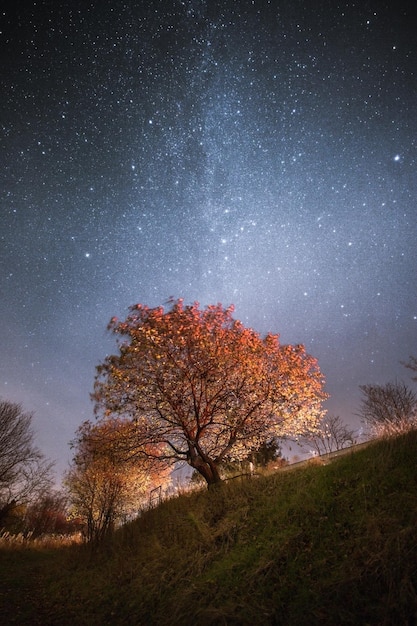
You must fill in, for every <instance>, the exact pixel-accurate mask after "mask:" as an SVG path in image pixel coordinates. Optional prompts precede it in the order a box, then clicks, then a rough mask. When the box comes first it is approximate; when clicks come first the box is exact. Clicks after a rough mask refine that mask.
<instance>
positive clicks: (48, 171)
mask: <svg viewBox="0 0 417 626" xmlns="http://www.w3.org/2000/svg"><path fill="white" fill-rule="evenodd" d="M408 6H409V3H404V2H396V3H391V2H380V1H378V2H376V1H375V2H337V1H335V2H333V1H332V2H330V1H324V0H317V1H314V2H313V1H311V2H305V1H303V2H301V1H298V0H292V1H289V0H288V1H287V2H267V1H262V2H261V1H257V0H254V1H246V2H245V1H239V0H238V1H234V2H232V1H216V0H213V1H210V2H209V1H208V0H207V1H204V0H192V1H186V0H184V1H172V2H165V1H161V2H133V1H132V2H127V1H126V2H123V1H122V2H117V1H116V2H110V1H108V0H101V1H100V2H98V1H97V2H94V1H91V2H77V1H76V0H75V1H71V2H70V1H67V2H60V1H53V2H52V1H49V2H47V1H42V0H40V1H38V2H30V1H23V2H19V1H17V2H14V3H6V6H5V8H4V10H3V13H2V15H1V55H2V56H1V61H2V64H1V67H2V69H1V93H2V98H1V100H0V115H1V162H2V166H1V169H0V180H1V186H0V191H1V195H0V202H1V204H0V263H1V274H0V294H1V295H0V321H1V329H2V331H1V336H0V356H1V359H0V394H1V396H2V397H3V398H4V399H7V400H11V401H19V402H22V403H23V405H24V407H25V408H26V409H27V410H34V411H35V421H34V424H35V427H36V430H37V432H38V442H39V445H40V446H41V447H42V449H43V450H44V452H45V453H46V454H47V455H48V456H49V457H51V458H56V459H58V466H57V467H58V471H59V472H60V471H62V469H63V468H65V466H66V464H67V462H68V459H69V458H70V451H69V448H68V442H69V440H70V439H71V438H72V437H73V434H74V431H75V429H76V428H77V426H78V425H79V424H80V423H81V422H82V421H83V420H85V419H87V418H91V417H92V405H91V402H90V399H89V392H90V391H91V390H92V385H93V380H94V368H95V366H96V365H97V364H98V363H99V362H100V361H101V360H102V359H103V357H104V355H105V354H106V353H107V352H109V351H113V350H114V349H115V344H114V342H113V340H112V339H111V338H110V337H109V336H108V335H107V333H106V325H107V323H108V321H109V319H110V317H112V316H113V315H117V316H119V317H124V316H125V315H126V314H127V308H128V306H129V305H131V304H134V303H136V302H142V303H144V304H148V305H150V306H156V305H159V304H162V303H164V302H165V301H166V300H167V299H168V298H169V297H170V296H174V297H182V298H184V299H185V301H186V302H192V301H194V300H198V301H199V302H200V303H201V305H203V306H204V305H207V304H212V303H217V302H221V303H223V304H224V305H225V306H227V305H229V304H231V303H233V304H234V305H235V316H236V317H237V318H239V319H240V320H241V321H242V322H243V323H244V324H246V325H249V326H251V327H253V328H255V329H256V330H257V331H259V332H260V333H262V334H264V333H266V332H268V331H272V332H277V333H280V334H281V339H282V341H283V342H284V343H304V344H305V345H306V347H307V350H308V351H309V352H310V353H311V354H313V355H314V356H316V357H317V358H318V359H319V363H320V366H321V368H322V371H323V372H324V374H325V375H326V379H327V391H328V392H329V393H330V395H331V399H330V400H329V402H328V408H329V410H331V411H332V412H334V413H337V414H339V415H340V416H341V417H342V419H343V420H345V421H346V422H351V423H356V422H355V417H354V415H355V412H356V411H357V409H358V402H359V400H358V399H359V389H358V386H359V385H360V384H368V383H385V382H388V381H391V380H394V379H395V378H399V379H403V380H405V381H406V382H407V383H408V382H410V384H413V383H411V381H410V376H409V372H408V371H407V370H406V369H405V368H404V367H403V366H402V365H401V364H400V361H401V360H403V361H404V360H407V359H408V356H409V355H410V354H414V355H416V354H417V346H416V335H417V293H416V277H417V246H416V234H417V207H416V195H417V194H416V191H417V176H416V164H417V106H416V102H417V98H416V96H417V79H416V75H415V72H416V68H417V44H416V40H415V32H416V26H417V24H416V20H415V18H414V17H413V15H414V11H413V10H410V9H409V8H408ZM410 6H411V5H410Z"/></svg>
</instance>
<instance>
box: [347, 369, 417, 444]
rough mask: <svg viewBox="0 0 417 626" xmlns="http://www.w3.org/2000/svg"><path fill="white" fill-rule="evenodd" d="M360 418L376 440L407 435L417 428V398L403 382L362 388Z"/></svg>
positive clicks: (363, 386)
mask: <svg viewBox="0 0 417 626" xmlns="http://www.w3.org/2000/svg"><path fill="white" fill-rule="evenodd" d="M360 389H361V391H362V394H363V395H362V400H361V405H360V410H359V413H358V415H359V416H360V417H362V419H363V421H364V422H365V423H367V424H368V426H369V427H370V429H371V431H372V432H373V434H375V435H376V436H389V435H395V434H399V433H402V432H406V431H407V430H410V429H412V428H416V426H417V395H416V394H415V393H414V391H412V390H411V389H410V388H409V387H407V385H405V384H404V383H402V382H398V381H397V382H394V383H387V384H386V385H362V386H360Z"/></svg>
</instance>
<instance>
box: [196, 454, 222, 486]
mask: <svg viewBox="0 0 417 626" xmlns="http://www.w3.org/2000/svg"><path fill="white" fill-rule="evenodd" d="M189 463H190V465H191V467H193V468H194V469H195V470H197V472H198V473H199V474H201V476H202V477H203V478H204V480H205V481H206V483H207V487H208V488H209V489H210V488H211V487H213V486H214V485H218V484H219V483H221V482H222V479H221V477H220V474H219V470H218V467H217V464H216V463H214V461H204V460H203V459H202V458H201V457H199V456H197V457H195V458H193V459H190V461H189Z"/></svg>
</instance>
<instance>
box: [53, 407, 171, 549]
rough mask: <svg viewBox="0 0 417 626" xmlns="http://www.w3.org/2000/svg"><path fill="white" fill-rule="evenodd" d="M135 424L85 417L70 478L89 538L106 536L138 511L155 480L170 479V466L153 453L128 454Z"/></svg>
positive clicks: (67, 479) (68, 483)
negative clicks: (97, 421)
mask: <svg viewBox="0 0 417 626" xmlns="http://www.w3.org/2000/svg"><path fill="white" fill-rule="evenodd" d="M131 429H132V424H131V423H130V422H126V420H121V419H111V420H107V421H106V422H103V423H101V424H92V423H91V422H88V421H87V422H84V423H83V424H82V425H81V426H80V428H79V429H78V431H77V437H76V439H75V441H74V442H73V446H74V448H75V451H76V452H75V455H74V459H73V462H72V466H71V468H70V469H69V471H68V472H67V473H66V475H65V477H64V484H65V486H66V488H67V490H68V492H69V500H70V503H71V513H72V515H73V516H74V517H76V518H80V519H81V520H82V521H83V522H84V525H85V534H86V538H87V540H88V541H96V542H97V541H101V540H102V539H104V538H105V537H106V535H107V534H108V533H110V532H111V531H112V530H113V528H114V526H115V524H116V523H118V522H121V521H123V520H124V519H126V517H127V516H128V515H130V514H135V513H137V511H138V509H139V507H140V505H141V503H142V502H143V501H144V499H145V498H146V496H147V495H148V493H149V490H150V489H151V488H152V487H154V486H155V485H161V484H163V483H166V482H167V481H168V479H169V471H168V468H166V467H162V466H158V467H155V466H154V465H153V464H151V463H150V462H149V459H148V457H143V456H142V457H141V458H137V456H136V455H132V454H129V453H128V452H127V453H126V449H125V446H124V441H125V439H126V438H127V439H129V436H130V435H129V431H130V430H131Z"/></svg>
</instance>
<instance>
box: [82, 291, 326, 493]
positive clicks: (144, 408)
mask: <svg viewBox="0 0 417 626" xmlns="http://www.w3.org/2000/svg"><path fill="white" fill-rule="evenodd" d="M232 313H233V307H229V308H226V309H225V308H223V307H222V305H221V304H217V305H211V306H208V307H206V308H205V309H200V307H199V304H198V303H194V304H192V305H188V306H185V305H184V304H183V301H182V300H181V299H179V300H173V301H171V302H170V308H169V310H166V311H165V310H164V308H163V307H156V308H149V307H147V306H145V305H142V304H138V305H134V306H133V307H131V308H130V313H129V315H128V317H127V318H126V320H125V321H119V320H118V319H116V318H113V319H112V320H111V322H110V324H109V329H110V330H111V331H112V332H113V333H114V334H115V335H118V336H119V337H120V340H119V343H118V348H119V353H118V354H117V355H111V356H108V357H107V358H106V359H105V361H104V362H103V363H102V364H101V365H100V366H99V367H98V368H97V377H96V382H95V391H94V394H93V398H94V399H95V402H96V411H97V413H98V415H99V417H100V418H101V419H102V420H106V419H108V418H111V417H112V416H114V415H118V416H121V417H123V418H124V419H129V420H131V421H132V423H133V424H134V425H135V428H134V431H132V432H134V436H133V435H132V436H131V437H130V438H129V446H130V447H131V449H136V450H137V451H138V453H140V451H142V452H144V451H145V450H146V448H147V447H148V448H147V449H148V450H149V446H152V448H151V449H152V450H153V451H154V454H155V456H156V457H158V458H159V459H161V460H165V461H167V460H172V461H186V462H187V463H188V464H189V465H190V466H191V467H193V468H194V469H196V470H197V471H198V472H200V473H201V475H202V476H203V477H204V478H205V480H206V481H207V483H208V485H211V484H214V483H216V482H218V481H220V475H219V465H220V464H221V463H222V462H224V461H230V460H239V459H241V458H243V457H245V456H247V454H248V452H250V451H251V450H256V449H257V448H259V446H260V445H262V444H263V443H264V442H265V441H267V440H269V439H270V438H271V437H282V436H284V435H287V434H292V435H294V434H296V433H298V432H303V431H305V429H306V426H307V425H310V426H314V425H315V424H316V423H317V422H318V421H319V420H320V418H321V417H322V415H323V411H322V408H321V405H322V401H323V400H324V399H325V398H326V394H325V393H324V391H323V384H324V381H323V376H322V374H321V372H320V369H319V367H318V363H317V361H316V359H314V358H313V357H312V356H310V355H308V354H307V353H306V351H305V348H304V346H302V345H295V346H293V345H280V343H279V337H278V335H272V334H268V335H266V337H265V338H261V337H260V335H259V334H258V333H257V332H255V331H254V330H252V329H250V328H245V327H244V326H243V324H242V323H241V322H240V321H238V320H235V319H233V317H232Z"/></svg>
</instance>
